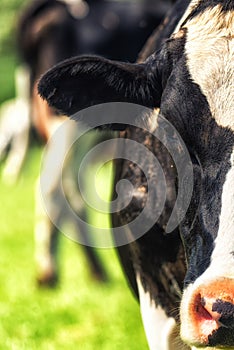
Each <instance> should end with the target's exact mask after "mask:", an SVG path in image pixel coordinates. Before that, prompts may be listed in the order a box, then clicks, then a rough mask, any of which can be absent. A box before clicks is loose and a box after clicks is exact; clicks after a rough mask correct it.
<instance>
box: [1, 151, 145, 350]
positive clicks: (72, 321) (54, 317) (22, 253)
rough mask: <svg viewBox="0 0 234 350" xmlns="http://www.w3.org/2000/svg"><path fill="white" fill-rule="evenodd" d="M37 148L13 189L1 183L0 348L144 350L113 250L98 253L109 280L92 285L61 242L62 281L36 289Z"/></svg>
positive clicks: (78, 257) (73, 249)
mask: <svg viewBox="0 0 234 350" xmlns="http://www.w3.org/2000/svg"><path fill="white" fill-rule="evenodd" d="M40 156H41V149H40V148H38V147H34V148H33V149H32V150H31V151H30V154H29V156H28V159H27V162H26V164H25V167H24V169H23V172H22V174H21V177H20V179H19V182H18V184H17V185H15V186H13V187H8V186H6V185H4V184H3V183H0V195H1V204H2V205H1V214H0V215H1V220H0V232H1V234H0V275H1V283H0V320H1V321H0V349H1V350H8V349H9V350H24V349H25V350H31V349H32V350H34V349H35V350H36V349H37V350H38V349H40V350H50V349H51V350H52V349H54V350H55V349H56V350H60V349H61V350H62V349H82V350H94V349H100V350H123V349H124V350H125V349H127V350H143V349H147V345H146V341H145V336H144V332H143V329H142V324H141V319H140V314H139V308H138V305H137V303H136V301H135V300H134V298H133V296H132V295H131V293H130V291H129V289H128V287H127V285H126V282H125V280H124V279H123V276H122V272H121V270H120V267H119V264H118V260H117V258H116V255H115V252H114V251H113V250H99V254H100V256H101V258H102V260H103V263H104V264H105V267H106V269H107V272H108V275H109V276H110V281H109V282H108V283H105V284H100V283H98V282H96V281H94V280H93V279H92V278H91V276H90V275H89V271H88V270H87V268H86V260H85V258H84V256H83V252H82V250H81V248H80V247H79V246H78V245H77V244H75V243H73V242H72V241H69V240H68V239H66V238H65V237H64V236H63V235H62V236H61V245H60V250H61V252H60V255H61V261H60V264H61V282H60V285H59V287H58V288H57V289H55V290H38V289H37V288H36V284H35V280H34V278H35V266H34V241H33V220H34V219H33V215H34V214H33V208H34V199H33V197H34V183H35V179H36V177H37V174H38V171H39V164H40Z"/></svg>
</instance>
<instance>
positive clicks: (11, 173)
mask: <svg viewBox="0 0 234 350" xmlns="http://www.w3.org/2000/svg"><path fill="white" fill-rule="evenodd" d="M14 116H15V120H18V123H19V125H17V127H15V130H14V134H13V135H12V142H11V148H10V152H9V155H8V157H7V160H6V165H5V167H4V171H3V179H4V181H5V182H6V183H14V182H15V181H16V180H17V178H18V176H19V173H20V170H21V168H22V166H23V163H24V160H25V156H26V153H27V149H28V139H29V129H30V118H29V105H28V103H27V101H23V100H20V99H19V100H18V101H16V103H15V111H14Z"/></svg>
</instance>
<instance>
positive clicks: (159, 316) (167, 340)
mask: <svg viewBox="0 0 234 350" xmlns="http://www.w3.org/2000/svg"><path fill="white" fill-rule="evenodd" d="M137 285H138V291H139V297H140V307H141V315H142V320H143V324H144V328H145V333H146V337H147V340H148V344H149V348H150V350H183V349H184V350H186V349H188V348H187V346H186V345H183V344H182V342H181V340H180V339H178V334H179V326H178V325H176V322H175V320H174V318H172V317H168V316H167V315H166V313H165V311H164V310H163V309H162V308H161V307H160V306H156V305H155V303H154V301H153V300H152V299H151V298H150V295H149V293H146V292H145V291H144V289H143V286H142V284H141V280H140V276H139V275H137Z"/></svg>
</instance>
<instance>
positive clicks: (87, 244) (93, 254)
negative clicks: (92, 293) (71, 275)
mask: <svg viewBox="0 0 234 350" xmlns="http://www.w3.org/2000/svg"><path fill="white" fill-rule="evenodd" d="M81 216H82V219H83V220H84V221H85V222H88V221H87V218H86V214H85V208H84V209H83V213H82V214H81ZM75 228H76V235H77V240H78V241H79V242H82V245H81V248H82V250H83V251H84V254H85V257H86V261H87V264H88V266H89V269H90V271H91V274H92V276H93V277H94V278H95V279H96V280H98V281H102V282H105V281H107V280H108V277H107V274H106V271H105V269H104V268H103V265H102V262H101V260H100V258H99V256H98V254H97V251H96V249H95V248H93V246H92V241H91V240H90V236H89V232H88V231H87V228H86V226H85V225H82V227H79V225H78V222H75Z"/></svg>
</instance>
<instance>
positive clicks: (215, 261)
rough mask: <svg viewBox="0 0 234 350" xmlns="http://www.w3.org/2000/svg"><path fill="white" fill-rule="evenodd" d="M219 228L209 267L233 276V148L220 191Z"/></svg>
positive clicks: (226, 275) (230, 276)
mask: <svg viewBox="0 0 234 350" xmlns="http://www.w3.org/2000/svg"><path fill="white" fill-rule="evenodd" d="M221 201H222V206H221V213H220V218H219V230H218V235H217V238H216V240H215V247H214V251H213V253H212V256H211V265H210V269H213V270H214V271H216V273H217V272H218V271H220V273H222V274H223V275H224V276H225V277H229V278H234V150H233V152H232V155H231V169H230V170H229V172H228V173H227V176H226V179H225V183H224V186H223V192H222V199H221Z"/></svg>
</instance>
